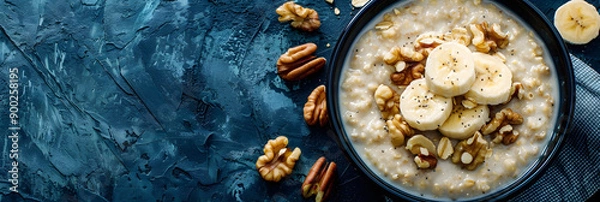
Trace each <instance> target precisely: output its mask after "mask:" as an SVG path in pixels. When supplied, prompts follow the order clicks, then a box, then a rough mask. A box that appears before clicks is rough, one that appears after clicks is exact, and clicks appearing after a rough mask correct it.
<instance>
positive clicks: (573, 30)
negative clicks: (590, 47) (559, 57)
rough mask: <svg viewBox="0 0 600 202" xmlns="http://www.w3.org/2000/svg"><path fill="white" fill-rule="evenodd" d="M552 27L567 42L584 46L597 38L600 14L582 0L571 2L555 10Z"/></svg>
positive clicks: (599, 27) (599, 28)
mask: <svg viewBox="0 0 600 202" xmlns="http://www.w3.org/2000/svg"><path fill="white" fill-rule="evenodd" d="M554 26H556V28H557V29H558V32H559V33H560V35H561V36H562V37H563V38H564V39H565V40H567V41H568V42H570V43H572V44H586V43H588V42H590V41H591V40H592V39H594V38H596V37H598V32H599V30H600V14H598V11H597V10H596V7H594V5H592V4H589V3H588V2H586V1H583V0H572V1H569V2H567V3H565V4H563V5H562V6H560V7H559V8H558V9H557V10H556V13H555V14H554Z"/></svg>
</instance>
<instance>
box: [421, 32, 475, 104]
mask: <svg viewBox="0 0 600 202" xmlns="http://www.w3.org/2000/svg"><path fill="white" fill-rule="evenodd" d="M425 78H426V79H427V87H429V88H430V89H431V91H432V92H434V93H435V94H438V95H442V96H446V97H453V96H457V95H462V94H464V93H466V92H467V91H468V90H469V88H471V85H472V84H473V82H474V81H475V68H474V61H473V56H472V53H471V50H469V48H467V47H466V46H464V45H462V44H460V43H457V42H446V43H443V44H442V45H440V46H438V47H436V48H435V49H433V50H432V51H431V53H429V57H428V58H427V63H426V65H425Z"/></svg>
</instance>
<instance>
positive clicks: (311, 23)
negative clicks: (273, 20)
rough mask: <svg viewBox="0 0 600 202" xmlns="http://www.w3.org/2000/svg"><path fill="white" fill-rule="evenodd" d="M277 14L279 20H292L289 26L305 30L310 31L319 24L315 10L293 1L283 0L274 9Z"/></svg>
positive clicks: (315, 28)
mask: <svg viewBox="0 0 600 202" xmlns="http://www.w3.org/2000/svg"><path fill="white" fill-rule="evenodd" d="M275 12H277V14H279V18H278V20H279V22H288V21H292V23H291V26H292V27H294V28H296V29H300V30H303V31H307V32H312V31H315V30H317V29H319V27H320V26H321V21H320V20H319V14H318V13H317V11H315V10H313V9H310V8H304V7H302V6H300V5H297V4H295V3H294V2H293V1H288V2H285V3H284V4H283V5H281V6H279V8H277V10H275Z"/></svg>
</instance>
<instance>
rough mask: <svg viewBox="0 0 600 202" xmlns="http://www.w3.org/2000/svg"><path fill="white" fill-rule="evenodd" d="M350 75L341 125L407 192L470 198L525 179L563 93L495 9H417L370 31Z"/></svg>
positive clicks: (539, 47)
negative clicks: (558, 90) (517, 179)
mask: <svg viewBox="0 0 600 202" xmlns="http://www.w3.org/2000/svg"><path fill="white" fill-rule="evenodd" d="M351 50H352V51H351V52H349V53H348V54H349V55H348V57H347V60H346V62H345V65H344V69H343V70H342V77H341V78H342V80H341V86H340V95H339V99H340V108H341V112H340V113H341V115H342V121H343V124H344V126H345V128H346V129H345V130H346V132H347V134H348V135H349V136H350V139H351V140H352V144H353V146H354V148H355V149H356V151H357V152H358V153H359V155H360V157H361V158H362V159H366V160H365V162H366V163H367V164H368V165H369V166H370V167H371V168H372V170H374V171H375V172H377V173H378V175H380V176H383V178H385V180H386V181H387V182H388V183H390V184H394V185H396V186H397V187H400V188H401V189H402V190H406V191H408V192H411V193H414V194H415V195H422V196H424V197H430V198H446V197H448V198H450V199H461V198H471V197H476V196H479V195H482V194H486V193H490V192H494V191H495V190H498V189H500V188H502V187H504V186H506V185H508V184H510V183H511V182H512V181H514V180H515V179H516V178H517V177H519V176H521V175H522V174H523V173H524V172H525V171H527V169H528V168H529V167H530V166H531V165H532V163H533V162H535V161H536V160H537V159H538V158H539V156H540V154H541V153H542V152H543V150H544V149H545V147H546V145H547V144H548V141H549V139H550V136H551V134H552V124H553V123H554V122H555V121H556V113H555V111H556V110H557V109H556V106H555V105H554V101H555V98H556V96H557V94H558V92H557V89H556V86H558V83H557V79H556V75H555V72H554V70H553V68H552V65H553V64H552V63H551V62H550V60H549V58H548V54H547V52H546V50H545V47H544V46H543V44H542V43H541V42H540V40H539V39H538V37H537V36H535V34H533V32H531V31H530V29H529V28H528V27H525V26H524V25H523V24H522V23H520V21H519V20H518V19H517V18H515V17H514V16H513V15H511V14H510V13H506V11H504V10H503V9H501V8H498V7H497V6H496V5H494V4H492V3H489V2H487V1H484V2H481V1H477V0H475V1H473V0H452V1H409V2H408V3H402V4H399V5H396V6H392V8H389V9H387V10H386V11H385V12H382V14H381V15H380V16H378V17H377V18H374V20H373V22H371V23H370V25H368V26H367V27H366V28H365V30H363V31H362V32H361V34H360V35H359V37H358V38H357V39H356V41H355V42H354V45H353V46H352V49H351Z"/></svg>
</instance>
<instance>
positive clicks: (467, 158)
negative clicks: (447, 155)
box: [452, 132, 489, 170]
mask: <svg viewBox="0 0 600 202" xmlns="http://www.w3.org/2000/svg"><path fill="white" fill-rule="evenodd" d="M488 151H489V149H488V142H487V141H486V140H485V139H483V137H482V136H481V133H479V132H475V135H473V137H471V138H469V139H466V140H463V141H460V142H459V143H458V144H456V147H455V148H454V154H453V155H452V163H455V164H459V165H462V167H463V168H466V169H467V170H475V168H477V167H478V166H479V165H481V164H482V163H483V161H485V157H486V156H487V153H488Z"/></svg>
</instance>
